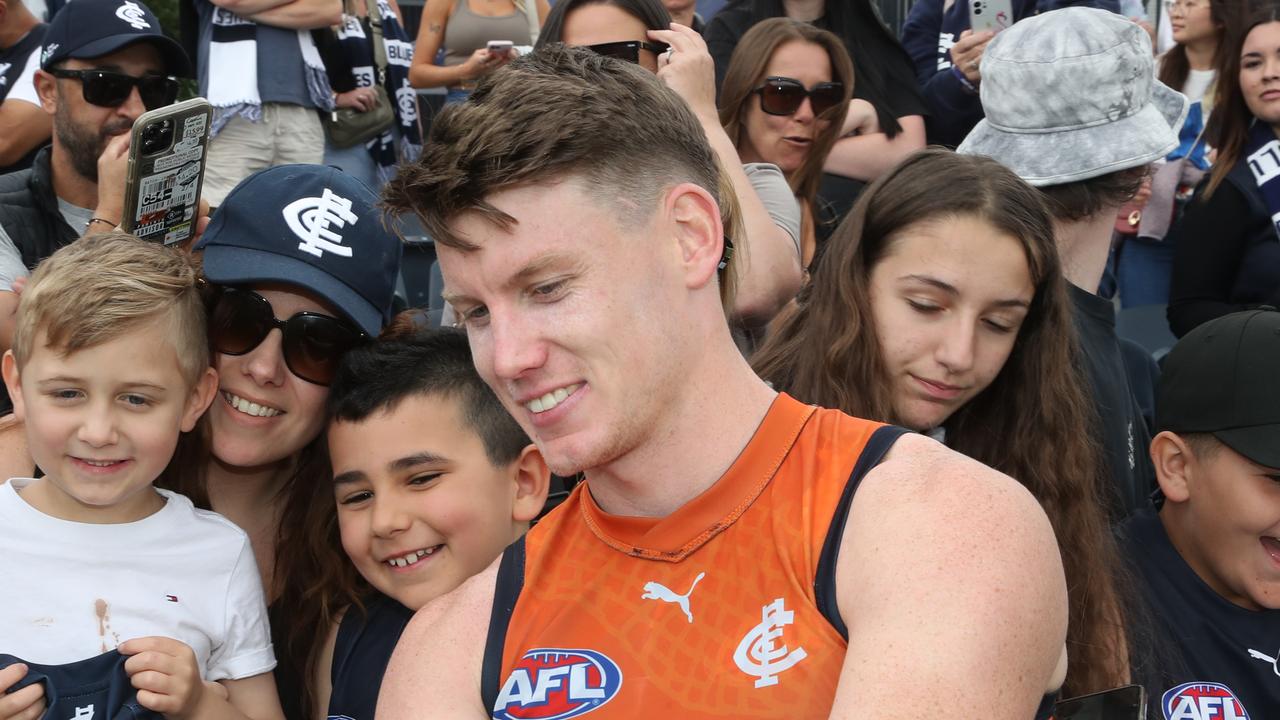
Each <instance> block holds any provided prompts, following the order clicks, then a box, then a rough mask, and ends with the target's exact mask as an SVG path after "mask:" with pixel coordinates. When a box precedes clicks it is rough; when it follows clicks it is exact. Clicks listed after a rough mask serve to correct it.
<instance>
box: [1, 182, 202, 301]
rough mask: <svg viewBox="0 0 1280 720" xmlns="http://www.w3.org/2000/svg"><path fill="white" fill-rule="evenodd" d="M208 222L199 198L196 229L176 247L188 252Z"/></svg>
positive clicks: (198, 240)
mask: <svg viewBox="0 0 1280 720" xmlns="http://www.w3.org/2000/svg"><path fill="white" fill-rule="evenodd" d="M209 222H210V218H209V201H207V200H205V199H204V198H200V207H198V208H196V231H195V232H194V233H192V234H191V237H189V238H187V239H186V240H183V241H182V242H180V243H178V247H179V248H181V249H182V250H183V251H185V252H188V253H190V252H191V248H194V247H195V246H196V243H198V242H200V236H202V235H204V231H205V230H208V229H209ZM15 284H16V281H15Z"/></svg>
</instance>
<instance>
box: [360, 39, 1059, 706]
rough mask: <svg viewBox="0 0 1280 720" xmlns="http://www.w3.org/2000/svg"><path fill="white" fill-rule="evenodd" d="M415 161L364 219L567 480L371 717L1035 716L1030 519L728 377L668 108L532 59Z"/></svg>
mask: <svg viewBox="0 0 1280 720" xmlns="http://www.w3.org/2000/svg"><path fill="white" fill-rule="evenodd" d="M664 39H665V37H664ZM676 39H677V40H678V39H679V38H678V37H677V38H676ZM680 62H681V57H680V48H679V46H678V43H677V46H676V48H675V53H674V56H673V57H672V58H671V60H670V64H669V65H668V66H667V67H666V69H665V70H664V71H673V70H672V69H673V68H674V69H675V70H679V63H680ZM432 135H433V138H432V141H431V142H428V143H427V145H426V150H425V151H424V152H423V154H422V156H421V158H420V159H419V161H418V162H417V163H416V164H414V165H412V166H410V167H407V168H405V169H404V170H403V171H402V172H401V174H400V175H399V177H398V178H397V179H396V180H394V181H393V182H392V183H390V184H389V185H388V189H387V190H386V194H387V200H388V202H389V204H390V205H391V206H392V207H394V208H397V209H399V210H402V211H414V212H416V213H417V214H418V215H419V216H420V217H421V218H422V220H423V222H424V223H425V225H426V227H427V230H428V232H429V233H430V234H431V236H432V237H434V238H435V240H436V243H437V246H438V248H439V254H440V262H441V267H442V269H443V271H444V276H445V285H446V297H447V298H448V300H449V301H450V303H452V304H453V306H454V308H455V309H456V310H457V312H458V315H459V317H460V318H462V319H463V321H464V322H465V324H466V326H467V332H468V336H469V340H470V343H471V347H472V351H473V355H474V360H475V363H476V367H477V369H478V370H479V372H480V375H481V376H482V377H483V378H484V379H485V381H486V382H487V383H488V384H489V385H490V386H491V387H492V388H493V390H494V391H495V392H496V393H497V395H498V397H499V398H501V400H502V402H503V404H504V405H505V406H506V407H507V409H508V410H509V411H510V412H511V414H512V415H513V416H514V417H515V418H516V419H517V421H518V422H519V423H520V424H521V426H523V427H524V428H525V430H526V431H527V432H528V433H529V435H530V436H531V437H532V438H533V439H534V441H535V442H536V443H537V444H538V446H539V448H540V449H541V450H542V452H543V454H544V456H545V457H546V459H547V462H548V464H549V465H550V466H551V468H552V470H553V471H554V472H556V473H559V474H562V475H567V474H571V473H574V472H578V471H582V472H585V474H586V482H585V483H584V484H583V485H581V486H579V487H578V488H577V489H576V490H575V492H574V493H573V495H572V496H571V497H570V498H569V499H568V500H567V501H566V502H565V503H564V504H563V505H562V506H561V507H560V508H558V509H557V510H556V511H554V512H553V513H551V514H550V515H548V516H547V517H546V518H544V519H543V521H542V522H540V523H539V524H538V525H537V526H535V527H534V528H533V530H532V531H530V533H529V534H528V535H527V536H526V539H525V540H524V541H523V542H520V543H517V544H515V545H513V546H512V547H511V548H509V549H508V550H507V552H506V553H505V554H504V556H503V558H502V559H501V560H500V561H499V562H498V563H495V564H494V565H493V566H492V567H490V568H489V569H488V570H486V571H485V572H483V573H481V574H480V575H478V576H476V577H475V578H473V579H472V580H470V581H468V582H466V583H464V584H463V585H462V586H461V587H460V588H458V590H456V591H454V592H452V593H450V594H448V595H446V596H444V597H442V598H440V599H439V600H437V601H435V602H432V603H430V604H429V605H427V606H426V607H425V608H424V609H423V610H422V611H420V612H419V613H418V614H417V616H416V617H415V618H414V620H413V622H412V624H411V625H410V626H409V628H408V629H407V630H406V631H405V633H404V635H403V637H402V639H401V641H400V644H399V646H398V648H397V650H396V653H395V655H394V656H393V658H392V662H391V666H390V667H389V669H388V671H387V675H386V678H385V681H384V684H383V688H382V692H381V695H380V699H379V703H378V717H379V718H380V720H401V719H404V720H410V719H412V720H418V719H419V718H424V717H432V718H436V717H439V718H469V719H470V718H476V719H478V718H489V717H492V718H503V719H505V718H552V717H555V718H571V717H581V716H585V717H587V718H589V720H598V719H604V718H638V717H658V716H664V717H671V718H681V719H682V720H687V719H697V718H718V717H723V718H822V717H837V718H843V717H857V718H862V719H864V720H879V719H882V718H913V719H915V718H923V717H933V716H936V714H937V712H938V711H939V710H940V709H945V710H946V712H944V714H947V715H957V716H973V717H982V718H990V719H992V720H1028V719H1029V718H1032V717H1035V716H1036V715H1037V712H1038V711H1037V707H1040V708H1041V710H1040V712H1041V713H1042V714H1044V713H1043V711H1044V708H1045V706H1047V705H1048V704H1049V703H1048V702H1046V696H1049V697H1051V695H1052V691H1053V690H1054V689H1055V688H1057V687H1058V685H1059V684H1060V683H1061V680H1062V677H1063V676H1064V674H1065V671H1066V657H1065V653H1064V649H1063V647H1064V646H1063V642H1064V638H1065V632H1066V622H1067V620H1066V618H1067V616H1066V588H1065V584H1064V581H1063V576H1062V568H1061V565H1060V562H1059V559H1058V558H1059V555H1058V550H1057V547H1056V544H1055V542H1054V537H1053V532H1052V530H1051V529H1050V526H1049V523H1048V521H1047V520H1046V518H1045V516H1044V514H1043V513H1042V512H1041V510H1040V508H1039V506H1038V505H1037V504H1036V502H1035V501H1034V500H1033V499H1032V497H1031V496H1030V495H1029V494H1028V493H1026V492H1025V491H1024V490H1023V489H1022V487H1021V486H1020V485H1018V484H1017V483H1016V482H1014V481H1012V480H1010V479H1009V478H1007V477H1004V476H1002V475H1000V474H998V473H996V472H995V471H993V470H990V469H988V468H985V467H983V466H981V465H978V464H977V463H974V462H973V461H971V460H968V459H966V458H963V457H961V456H960V455H958V454H956V453H953V452H950V451H948V450H947V449H945V448H944V447H942V446H941V445H939V444H937V443H935V442H933V441H932V440H929V439H927V438H924V437H921V436H916V435H901V433H900V431H897V430H896V429H894V428H882V427H881V426H879V425H877V424H875V423H870V422H867V421H863V420H857V419H854V418H850V417H848V416H846V415H843V414H841V413H838V412H835V411H830V410H821V409H816V408H812V407H808V406H804V405H801V404H800V403H798V402H796V401H794V400H792V399H790V398H788V397H787V396H785V395H779V394H778V393H775V392H774V391H773V390H771V389H770V388H769V387H768V386H767V385H765V384H764V383H763V382H762V381H760V380H759V379H758V378H757V377H756V376H755V375H754V374H753V373H752V372H751V369H750V368H749V367H748V365H747V363H746V362H745V360H744V359H743V358H742V356H741V355H740V354H739V352H738V350H737V348H736V347H735V346H734V343H733V340H732V338H731V336H730V332H729V327H728V325H727V323H726V321H725V314H724V310H723V306H722V302H724V301H725V299H726V297H727V295H728V294H729V293H728V292H727V289H728V286H731V285H732V283H731V281H730V276H731V273H732V270H733V268H732V265H731V263H726V262H725V261H726V260H727V259H728V255H727V254H726V253H725V247H726V243H725V242H724V230H723V227H722V219H721V214H720V207H719V203H720V202H721V201H720V197H721V196H720V184H719V182H718V174H717V169H716V165H715V160H714V156H713V155H712V153H711V150H710V148H709V147H708V146H707V143H706V139H705V136H704V135H703V134H702V132H701V130H700V126H699V124H698V121H697V120H696V119H695V118H694V116H693V114H692V112H691V111H690V110H689V109H688V107H687V106H686V105H685V104H684V103H683V101H681V100H680V98H679V97H678V96H676V95H675V94H674V93H672V92H671V91H670V90H668V89H666V88H665V87H663V85H662V84H661V82H660V81H658V80H657V79H655V78H654V77H653V76H652V75H651V74H648V73H645V72H644V71H643V70H641V69H640V68H639V67H636V66H634V65H629V64H627V63H623V62H620V61H618V60H616V59H610V58H602V57H600V56H597V55H594V54H592V53H590V52H589V51H584V50H578V49H566V48H555V47H552V48H548V49H545V50H542V51H539V52H538V53H535V54H533V55H530V56H526V57H522V58H520V59H517V60H515V61H513V62H512V63H511V64H510V65H509V66H507V67H506V68H504V69H502V70H500V71H498V72H495V73H494V74H493V75H492V76H490V77H489V78H487V79H486V80H484V81H482V82H481V84H480V87H478V88H477V90H476V91H475V93H474V94H473V95H472V96H471V99H470V100H469V101H468V102H466V103H464V104H459V105H456V106H453V107H452V108H450V109H449V110H448V111H447V112H445V113H443V114H442V115H441V116H440V117H439V118H438V119H437V120H436V121H435V123H434V124H433V127H432ZM731 224H732V223H730V225H731ZM722 265H727V269H722V268H721V266H722ZM814 351H815V352H820V351H821V348H814ZM855 490H857V493H856V495H855V494H854V491H855Z"/></svg>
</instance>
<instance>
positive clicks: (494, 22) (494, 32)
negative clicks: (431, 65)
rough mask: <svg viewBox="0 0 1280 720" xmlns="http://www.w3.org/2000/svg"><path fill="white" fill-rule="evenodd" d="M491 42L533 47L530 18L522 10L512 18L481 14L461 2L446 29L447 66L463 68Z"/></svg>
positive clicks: (462, 0)
mask: <svg viewBox="0 0 1280 720" xmlns="http://www.w3.org/2000/svg"><path fill="white" fill-rule="evenodd" d="M534 1H535V0H525V2H534ZM490 40H510V41H511V43H512V44H513V45H532V44H533V43H532V42H531V41H530V39H529V18H528V16H527V15H525V14H524V11H522V10H519V9H517V10H516V11H515V12H513V13H511V14H510V15H498V16H495V17H488V16H485V15H477V14H475V13H473V12H471V6H470V5H469V4H468V3H467V0H458V4H457V5H456V6H455V7H454V8H453V12H452V13H450V15H449V24H448V25H446V26H445V29H444V48H445V50H444V64H445V65H446V66H452V65H461V64H462V63H464V62H466V61H467V58H469V57H471V53H474V52H475V51H476V50H479V49H480V48H482V47H485V46H486V45H488V44H489V41H490Z"/></svg>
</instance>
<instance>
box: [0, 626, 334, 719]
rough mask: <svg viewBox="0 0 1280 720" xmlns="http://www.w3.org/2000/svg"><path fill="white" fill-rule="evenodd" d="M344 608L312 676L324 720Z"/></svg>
mask: <svg viewBox="0 0 1280 720" xmlns="http://www.w3.org/2000/svg"><path fill="white" fill-rule="evenodd" d="M345 614H346V610H343V611H341V612H339V613H338V614H337V617H335V618H334V620H333V627H331V628H329V632H328V635H327V637H325V639H324V647H322V648H320V659H319V661H318V662H317V663H316V676H315V677H313V678H311V682H312V685H311V689H312V692H313V693H314V694H315V698H316V708H315V711H316V717H317V718H319V720H324V719H325V718H327V717H329V698H330V697H332V696H333V649H334V646H335V645H337V644H338V628H340V627H342V616H343V615H345ZM0 720H2V719H0Z"/></svg>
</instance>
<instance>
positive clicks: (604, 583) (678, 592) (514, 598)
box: [482, 395, 904, 720]
mask: <svg viewBox="0 0 1280 720" xmlns="http://www.w3.org/2000/svg"><path fill="white" fill-rule="evenodd" d="M881 428H883V429H881ZM902 432H904V431H903V430H901V429H900V428H894V427H888V426H882V425H881V424H879V423H873V422H870V421H866V420H858V419H855V418H851V417H849V416H847V415H844V414H843V413H840V412H837V411H834V410H821V409H817V408H814V407H810V406H807V405H803V404H801V403H799V402H797V401H796V400H793V399H792V398H790V397H788V396H786V395H779V396H778V398H777V400H775V401H774V403H773V405H772V406H771V407H770V409H769V412H768V413H767V414H766V415H765V418H764V421H763V422H762V423H761V425H760V428H759V429H758V430H757V431H756V433H755V435H754V436H753V437H752V439H751V442H750V443H748V444H747V446H746V448H744V449H743V451H742V454H741V455H740V456H739V457H738V459H737V460H736V461H734V463H733V465H732V466H731V467H730V468H729V470H728V471H727V472H726V473H725V475H724V476H723V477H721V478H720V480H718V481H717V482H716V484H715V485H713V486H712V487H711V488H710V489H708V490H707V491H706V492H704V493H703V494H702V495H700V496H698V497H697V498H695V499H693V500H692V501H690V502H689V503H687V504H685V505H684V506H683V507H681V508H680V509H679V510H677V511H676V512H675V513H673V514H671V515H669V516H667V517H665V518H636V517H621V516H616V515H609V514H607V513H605V512H604V511H603V510H601V509H600V508H599V507H598V506H597V505H596V504H595V502H594V501H593V499H592V497H591V493H590V492H589V491H588V489H584V486H579V487H578V488H576V489H575V490H574V492H573V494H572V495H571V496H570V497H569V499H568V500H566V501H565V503H564V504H563V505H562V506H561V507H559V508H557V509H556V510H555V511H553V512H552V513H551V514H549V515H548V516H547V517H546V518H544V519H543V520H542V521H541V522H540V523H539V524H538V525H537V526H536V527H534V528H533V529H532V530H531V531H530V532H529V533H528V535H526V536H525V538H524V540H523V541H521V542H518V543H516V544H515V545H512V546H511V548H509V549H508V550H507V552H506V553H505V554H504V556H503V561H502V563H501V569H500V571H499V578H498V582H497V588H496V592H495V597H494V609H493V618H492V621H491V626H490V629H489V645H488V647H486V653H485V670H484V672H483V678H482V687H483V692H484V694H485V701H486V703H487V707H488V708H490V709H491V712H492V717H494V718H499V719H501V720H508V719H513V718H519V719H521V720H529V719H532V718H539V719H548V718H556V719H558V720H564V719H567V718H573V717H578V716H580V715H585V714H588V713H590V714H591V718H592V720H595V719H596V718H600V719H601V720H604V719H605V718H641V717H644V718H650V717H657V716H660V715H665V716H666V717H668V718H680V719H681V720H695V719H698V718H780V719H781V718H786V719H788V720H794V719H796V718H819V717H821V718H825V717H826V716H827V715H828V713H829V712H830V710H831V705H832V702H833V699H834V697H835V691H836V684H837V682H838V681H839V677H840V669H841V667H842V665H843V663H844V656H845V648H846V641H845V637H844V632H845V628H844V624H843V623H842V622H840V618H839V612H838V610H837V609H836V604H835V588H834V584H835V583H834V577H835V567H834V563H835V558H836V553H837V552H838V550H839V543H840V539H841V535H842V534H843V533H842V529H843V527H844V518H845V517H846V516H847V513H848V503H849V501H850V500H851V498H852V496H853V490H854V489H855V488H856V486H857V483H858V481H859V480H860V479H861V476H862V475H864V474H865V473H866V471H867V470H869V469H870V468H871V467H874V465H875V464H876V463H878V462H879V461H880V459H881V458H882V457H883V455H884V453H885V452H886V451H887V450H888V448H889V446H890V445H892V443H893V442H894V440H896V439H897V438H898V437H899V436H900V435H901V434H902ZM873 436H874V439H873ZM860 458H861V461H860ZM855 464H856V465H857V468H856V469H855ZM584 485H585V484H584ZM846 486H847V487H848V492H847V493H846V492H845V491H846ZM842 496H843V500H842ZM833 518H834V521H833ZM504 635H505V638H504ZM499 650H500V651H501V655H499V654H498V653H499ZM499 658H500V663H499Z"/></svg>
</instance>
